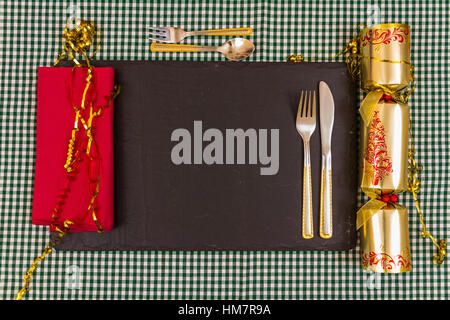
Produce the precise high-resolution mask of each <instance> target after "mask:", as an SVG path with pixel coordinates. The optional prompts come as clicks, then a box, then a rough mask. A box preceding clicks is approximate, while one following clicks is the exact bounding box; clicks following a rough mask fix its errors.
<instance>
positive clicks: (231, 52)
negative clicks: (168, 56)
mask: <svg viewBox="0 0 450 320" xmlns="http://www.w3.org/2000/svg"><path fill="white" fill-rule="evenodd" d="M150 50H152V52H201V51H216V52H220V53H221V54H223V55H224V56H225V58H227V59H229V60H232V61H239V60H243V59H245V58H248V57H249V56H250V55H251V54H252V53H253V51H255V46H254V45H253V43H252V42H251V41H250V40H247V39H243V38H234V39H230V40H228V41H226V42H225V43H224V44H222V45H221V46H196V45H190V44H170V43H152V45H151V46H150Z"/></svg>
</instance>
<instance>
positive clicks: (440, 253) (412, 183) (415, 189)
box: [408, 120, 447, 266]
mask: <svg viewBox="0 0 450 320" xmlns="http://www.w3.org/2000/svg"><path fill="white" fill-rule="evenodd" d="M409 124H410V125H409V135H410V137H411V145H410V149H409V152H408V160H409V163H408V165H409V166H408V167H409V168H408V192H410V193H411V194H412V195H413V198H414V201H415V203H416V208H417V212H418V214H419V219H420V223H421V224H422V231H421V235H422V237H423V238H426V237H429V238H430V239H431V241H432V242H433V243H434V245H435V246H436V248H437V253H436V254H435V255H434V256H433V264H434V265H437V266H439V265H441V264H443V263H444V261H445V257H446V256H447V249H446V247H447V240H446V239H441V240H439V243H438V242H437V241H436V239H435V238H434V237H433V235H432V234H431V233H429V232H428V231H427V227H426V225H425V221H424V219H423V214H422V210H421V208H420V204H419V198H418V196H417V195H418V193H420V187H421V184H422V180H421V171H422V170H423V166H422V164H420V163H417V162H416V160H415V158H414V156H415V154H416V150H415V146H414V137H413V135H412V130H411V127H412V124H411V120H410V122H409Z"/></svg>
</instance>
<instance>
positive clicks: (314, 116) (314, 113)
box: [312, 90, 316, 119]
mask: <svg viewBox="0 0 450 320" xmlns="http://www.w3.org/2000/svg"><path fill="white" fill-rule="evenodd" d="M312 117H313V118H314V119H315V118H316V90H314V92H313V107H312Z"/></svg>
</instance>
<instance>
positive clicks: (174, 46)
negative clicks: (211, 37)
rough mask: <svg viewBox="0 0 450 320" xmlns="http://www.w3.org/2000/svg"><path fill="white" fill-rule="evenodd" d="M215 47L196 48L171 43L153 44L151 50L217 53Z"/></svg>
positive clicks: (189, 45)
mask: <svg viewBox="0 0 450 320" xmlns="http://www.w3.org/2000/svg"><path fill="white" fill-rule="evenodd" d="M216 49H217V48H216V47H214V46H195V45H191V44H171V43H152V44H151V46H150V50H151V51H152V52H200V51H216Z"/></svg>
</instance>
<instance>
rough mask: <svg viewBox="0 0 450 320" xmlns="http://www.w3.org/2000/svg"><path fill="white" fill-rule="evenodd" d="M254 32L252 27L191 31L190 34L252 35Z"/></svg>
mask: <svg viewBox="0 0 450 320" xmlns="http://www.w3.org/2000/svg"><path fill="white" fill-rule="evenodd" d="M252 34H253V29H252V28H230V29H214V30H202V31H191V32H189V35H190V36H251V35H252Z"/></svg>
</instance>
